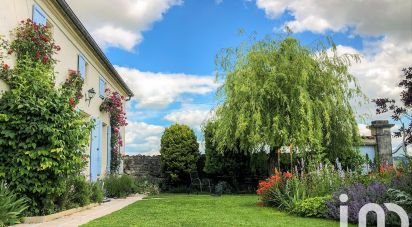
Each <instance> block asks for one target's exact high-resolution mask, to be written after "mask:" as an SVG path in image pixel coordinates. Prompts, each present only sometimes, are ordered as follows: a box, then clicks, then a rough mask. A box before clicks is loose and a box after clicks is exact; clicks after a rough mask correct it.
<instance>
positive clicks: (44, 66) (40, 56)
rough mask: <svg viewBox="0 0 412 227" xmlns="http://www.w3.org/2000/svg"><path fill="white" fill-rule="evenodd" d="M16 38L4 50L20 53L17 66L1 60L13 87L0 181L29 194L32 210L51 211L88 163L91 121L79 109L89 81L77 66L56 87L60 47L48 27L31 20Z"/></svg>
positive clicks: (4, 112)
mask: <svg viewBox="0 0 412 227" xmlns="http://www.w3.org/2000/svg"><path fill="white" fill-rule="evenodd" d="M12 37H13V40H12V41H11V42H10V43H8V42H6V41H4V40H3V41H2V42H1V43H2V44H3V45H2V51H0V53H3V54H5V53H7V54H8V55H14V56H15V57H16V63H15V65H14V67H11V66H9V65H7V64H5V63H4V62H2V61H1V59H3V58H1V59H0V79H1V80H3V81H4V82H6V84H7V85H8V86H9V88H10V89H9V90H8V91H5V92H4V94H3V95H2V97H1V98H0V180H4V181H6V182H7V185H9V187H10V188H11V189H12V190H14V191H16V192H17V193H19V194H20V195H21V196H25V197H27V198H28V199H29V201H30V204H29V214H28V215H42V214H49V213H53V212H56V211H58V209H59V204H60V203H61V201H62V200H63V198H62V195H63V192H64V190H65V181H66V179H68V178H69V177H70V176H75V175H78V174H80V171H81V170H82V169H83V168H84V167H85V165H86V163H87V156H85V154H84V150H85V148H86V147H87V145H88V143H89V136H90V129H91V123H90V121H89V120H88V119H84V117H83V116H81V113H80V112H78V111H76V110H74V107H75V105H76V104H77V103H78V100H79V99H80V98H81V94H80V93H81V92H80V91H81V87H82V85H83V81H80V80H81V79H80V76H79V74H78V73H77V72H76V71H72V70H71V71H69V77H68V79H67V80H66V82H65V83H64V85H62V86H59V87H56V86H55V81H54V71H53V69H54V65H55V63H56V60H55V58H54V55H55V54H56V52H57V51H59V50H60V47H59V46H58V45H56V44H55V43H54V39H53V37H52V35H51V33H50V31H49V29H48V28H47V27H46V26H43V25H39V24H36V23H34V22H32V21H31V20H30V19H28V20H25V21H22V22H21V23H20V24H19V26H18V27H17V28H16V29H15V30H13V31H12ZM3 57H4V56H3ZM79 94H80V95H79Z"/></svg>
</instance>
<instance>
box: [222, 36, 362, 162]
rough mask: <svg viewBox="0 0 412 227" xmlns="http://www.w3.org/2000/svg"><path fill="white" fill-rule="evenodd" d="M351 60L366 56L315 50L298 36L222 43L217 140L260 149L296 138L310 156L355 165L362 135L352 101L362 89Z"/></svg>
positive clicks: (295, 143) (231, 145)
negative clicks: (238, 44) (236, 45)
mask: <svg viewBox="0 0 412 227" xmlns="http://www.w3.org/2000/svg"><path fill="white" fill-rule="evenodd" d="M352 59H354V60H355V61H357V60H358V59H359V57H358V56H356V55H343V56H340V57H339V56H337V53H336V47H335V46H334V45H332V48H331V51H329V52H328V51H327V49H326V48H322V49H320V50H316V52H315V53H314V52H313V51H310V50H309V49H307V48H305V47H303V46H301V45H300V43H299V42H298V41H297V40H296V39H294V38H291V37H288V38H286V39H284V40H280V41H277V40H273V39H265V40H262V41H257V42H255V43H254V44H252V45H250V46H247V45H242V46H241V47H239V48H233V49H231V48H229V49H225V50H223V51H222V53H221V54H220V55H219V56H218V58H217V66H218V75H217V77H218V78H222V79H224V84H223V85H222V87H221V89H220V90H219V93H218V95H219V98H221V99H222V104H221V105H220V106H218V108H217V112H216V113H217V117H216V120H217V124H218V126H217V127H216V128H217V131H216V135H215V137H216V141H217V142H218V146H219V147H220V148H225V147H228V148H230V149H232V148H237V147H238V146H240V148H241V150H245V151H248V152H254V151H259V150H260V149H261V148H262V147H263V146H269V147H270V150H271V151H276V150H277V149H278V148H279V147H281V146H288V145H290V144H292V145H293V146H294V147H297V148H298V149H299V151H301V153H302V155H303V156H304V157H305V158H306V159H317V160H322V159H329V160H331V161H334V160H335V159H336V158H339V159H340V160H342V161H343V162H344V165H352V164H353V162H352V159H354V158H357V156H358V153H357V149H356V146H357V145H358V142H359V135H358V128H357V124H356V122H355V118H354V114H353V111H352V108H351V106H350V100H351V98H353V97H356V96H360V95H362V93H361V92H360V89H359V87H358V85H357V82H356V80H355V77H354V76H352V75H351V74H349V73H348V70H347V69H348V65H349V64H350V62H351V60H352ZM219 150H222V149H219Z"/></svg>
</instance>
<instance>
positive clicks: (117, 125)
mask: <svg viewBox="0 0 412 227" xmlns="http://www.w3.org/2000/svg"><path fill="white" fill-rule="evenodd" d="M105 92H106V98H105V99H104V100H103V103H102V104H101V106H100V111H105V112H108V113H109V117H110V126H111V132H112V137H111V141H110V142H111V162H110V163H111V165H110V171H111V173H117V172H118V171H119V167H120V162H121V160H122V154H121V153H120V148H121V147H122V146H123V139H122V136H121V131H120V129H121V127H123V126H126V125H127V122H126V120H127V118H126V112H125V110H124V108H123V101H124V97H123V96H121V95H120V94H119V93H118V92H116V91H114V92H112V91H111V90H110V89H108V88H107V89H106V90H105Z"/></svg>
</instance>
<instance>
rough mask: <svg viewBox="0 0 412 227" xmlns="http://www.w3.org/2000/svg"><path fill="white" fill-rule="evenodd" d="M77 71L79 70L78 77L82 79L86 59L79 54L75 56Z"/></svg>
mask: <svg viewBox="0 0 412 227" xmlns="http://www.w3.org/2000/svg"><path fill="white" fill-rule="evenodd" d="M77 71H79V73H80V77H81V78H83V80H84V78H86V60H84V57H83V56H82V55H80V54H79V55H78V56H77Z"/></svg>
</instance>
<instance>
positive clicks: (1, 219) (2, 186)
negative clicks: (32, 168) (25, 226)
mask: <svg viewBox="0 0 412 227" xmlns="http://www.w3.org/2000/svg"><path fill="white" fill-rule="evenodd" d="M19 197H20V196H19V195H18V194H16V193H14V192H12V191H11V190H10V189H9V188H8V186H7V185H6V183H5V182H1V183H0V226H5V225H7V226H8V225H14V224H18V223H20V218H21V215H22V213H23V212H24V211H25V210H26V209H27V199H26V198H24V197H20V198H19Z"/></svg>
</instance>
